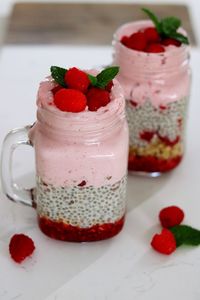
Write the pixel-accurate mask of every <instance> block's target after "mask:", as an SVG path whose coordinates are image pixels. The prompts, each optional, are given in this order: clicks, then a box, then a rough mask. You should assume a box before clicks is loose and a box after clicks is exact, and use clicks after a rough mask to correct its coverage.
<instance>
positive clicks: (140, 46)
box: [126, 32, 147, 51]
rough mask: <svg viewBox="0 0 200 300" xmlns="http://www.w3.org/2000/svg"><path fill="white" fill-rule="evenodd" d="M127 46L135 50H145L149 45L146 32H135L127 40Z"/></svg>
mask: <svg viewBox="0 0 200 300" xmlns="http://www.w3.org/2000/svg"><path fill="white" fill-rule="evenodd" d="M126 46H127V47H128V48H130V49H133V50H137V51H144V50H145V48H146V46H147V41H146V37H145V35H144V33H143V32H136V33H133V34H132V35H131V36H130V37H129V39H128V41H127V42H126Z"/></svg>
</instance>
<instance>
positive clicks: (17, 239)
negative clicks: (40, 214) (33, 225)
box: [9, 233, 35, 263]
mask: <svg viewBox="0 0 200 300" xmlns="http://www.w3.org/2000/svg"><path fill="white" fill-rule="evenodd" d="M34 250H35V245H34V242H33V241H32V239H31V238H30V237H28V236H27V235H25V234H22V233H20V234H15V235H13V237H12V238H11V240H10V244H9V252H10V255H11V257H12V259H13V260H14V261H15V262H17V263H21V262H22V261H23V260H24V259H25V258H26V257H28V256H30V255H31V254H32V253H33V251H34Z"/></svg>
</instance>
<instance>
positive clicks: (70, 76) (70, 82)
mask: <svg viewBox="0 0 200 300" xmlns="http://www.w3.org/2000/svg"><path fill="white" fill-rule="evenodd" d="M65 83H66V84H67V86H68V87H69V88H71V89H75V90H78V91H81V92H82V93H86V91H87V89H88V87H89V85H90V80H89V78H88V76H87V74H86V73H85V72H83V71H81V70H79V69H77V68H71V69H69V70H68V71H67V72H66V74H65Z"/></svg>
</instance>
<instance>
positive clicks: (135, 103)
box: [130, 100, 138, 107]
mask: <svg viewBox="0 0 200 300" xmlns="http://www.w3.org/2000/svg"><path fill="white" fill-rule="evenodd" d="M130 104H131V105H132V106H134V107H136V106H137V105H138V103H137V102H135V101H134V100H130Z"/></svg>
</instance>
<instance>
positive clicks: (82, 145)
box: [2, 78, 128, 242]
mask: <svg viewBox="0 0 200 300" xmlns="http://www.w3.org/2000/svg"><path fill="white" fill-rule="evenodd" d="M54 86H55V83H54V81H52V80H51V79H50V78H47V80H45V81H44V82H42V83H41V85H40V88H39V92H38V99H37V106H38V109H37V121H36V123H35V124H34V125H33V126H26V127H24V128H21V129H18V130H14V131H12V132H11V133H9V134H8V136H7V137H6V138H5V141H4V145H3V154H2V185H3V189H4V192H5V194H6V195H7V196H8V197H9V198H10V199H12V200H14V201H16V202H22V203H25V204H28V205H32V206H34V207H35V208H36V211H37V214H38V222H39V227H40V229H41V230H42V232H43V233H45V234H46V235H47V236H49V237H51V238H54V239H59V240H64V241H74V242H85V241H97V240H103V239H107V238H110V237H112V236H114V235H116V234H117V233H118V232H119V231H120V230H121V229H122V227H123V224H124V217H125V210H126V174H127V161H128V126H127V123H126V119H125V111H124V107H125V101H124V96H123V93H122V90H121V88H120V86H119V84H118V83H117V81H116V80H114V86H113V88H112V92H111V102H110V103H109V104H108V105H107V106H106V107H102V108H100V109H98V111H96V112H92V111H83V112H80V113H69V112H63V111H60V110H58V109H57V108H56V107H55V105H53V94H52V89H53V88H54ZM21 144H28V145H32V146H33V147H34V150H35V162H36V188H35V189H34V190H32V191H27V190H26V191H25V190H22V189H19V188H17V186H16V184H13V182H12V179H11V178H12V176H11V170H10V169H9V165H10V160H11V154H12V149H13V148H15V147H16V146H18V145H21Z"/></svg>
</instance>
